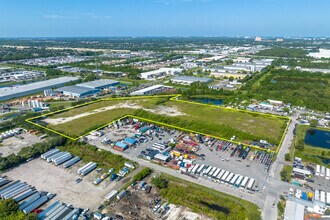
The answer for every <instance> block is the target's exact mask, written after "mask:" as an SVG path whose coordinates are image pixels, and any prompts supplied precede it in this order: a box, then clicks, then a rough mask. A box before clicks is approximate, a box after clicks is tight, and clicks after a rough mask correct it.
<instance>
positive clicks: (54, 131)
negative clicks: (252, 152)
mask: <svg viewBox="0 0 330 220" xmlns="http://www.w3.org/2000/svg"><path fill="white" fill-rule="evenodd" d="M180 96H181V94H173V95H156V96H130V97H119V98H102V99H98V100H95V101H90V102H86V103H83V104H80V105H76V106H73V107H69V108H65V109H62V110H57V111H54V112H49V113H46V114H42V115H39V116H36V117H32V118H28V119H26V120H25V121H26V122H28V123H30V124H33V125H35V126H38V127H40V128H43V129H45V130H48V131H50V132H53V133H55V134H58V135H61V136H62V137H65V138H68V139H70V140H73V141H76V140H79V139H80V138H82V137H84V136H86V135H88V134H90V133H92V132H95V131H98V130H100V129H102V128H105V127H107V126H109V125H110V124H113V123H114V122H116V121H118V120H121V119H124V118H128V117H130V118H136V119H139V120H141V121H145V122H149V123H153V124H157V125H162V126H165V127H170V128H174V129H177V130H181V131H185V132H191V133H195V134H200V135H203V136H208V137H212V138H215V139H219V140H224V141H228V142H231V143H234V144H241V143H240V142H237V141H232V140H228V139H225V138H221V137H218V136H214V135H209V134H205V133H202V132H198V131H194V130H190V129H187V128H182V127H178V126H175V125H170V124H166V123H163V122H159V121H154V120H150V119H147V118H142V117H138V116H135V115H129V114H128V115H125V116H123V117H120V118H117V119H115V120H112V121H111V122H110V123H107V124H105V125H102V126H101V127H99V128H96V129H94V130H92V131H89V132H87V133H86V134H83V135H80V136H79V137H76V138H74V137H70V136H68V135H66V134H63V133H60V132H58V131H56V130H53V129H50V128H48V127H45V126H43V125H40V124H37V123H35V122H33V121H32V120H34V119H38V118H42V117H47V116H49V115H54V114H57V113H61V112H65V111H69V110H71V109H74V108H79V107H82V106H86V105H90V104H93V103H97V102H101V101H112V100H134V99H147V98H164V97H171V98H170V101H176V102H184V103H189V104H194V105H200V106H206V107H212V108H220V109H225V110H232V111H238V112H244V113H249V114H257V115H262V116H268V117H274V118H281V119H286V120H288V122H287V126H286V128H285V131H284V132H283V135H282V138H281V141H280V143H279V145H278V146H277V148H276V151H274V150H267V151H268V152H273V153H278V151H279V149H280V147H281V145H282V143H283V140H284V137H285V134H286V132H287V130H288V127H289V124H290V122H291V118H290V117H285V116H277V115H272V114H269V113H260V112H251V111H247V110H239V109H234V108H227V107H222V106H217V105H210V104H204V103H198V102H192V101H186V100H180V99H179V97H180ZM244 145H245V146H248V147H252V148H255V149H258V150H264V151H266V149H263V148H260V147H258V146H254V145H248V144H244Z"/></svg>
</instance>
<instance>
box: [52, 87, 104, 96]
mask: <svg viewBox="0 0 330 220" xmlns="http://www.w3.org/2000/svg"><path fill="white" fill-rule="evenodd" d="M56 91H58V92H61V93H62V94H63V95H66V96H70V97H73V98H84V97H87V96H93V95H96V94H98V93H99V92H100V90H99V89H92V88H87V87H83V86H64V87H61V88H59V89H57V90H56Z"/></svg>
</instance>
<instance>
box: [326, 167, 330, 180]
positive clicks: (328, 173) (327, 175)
mask: <svg viewBox="0 0 330 220" xmlns="http://www.w3.org/2000/svg"><path fill="white" fill-rule="evenodd" d="M325 173H326V175H325V179H326V180H329V179H330V169H329V168H326V172H325Z"/></svg>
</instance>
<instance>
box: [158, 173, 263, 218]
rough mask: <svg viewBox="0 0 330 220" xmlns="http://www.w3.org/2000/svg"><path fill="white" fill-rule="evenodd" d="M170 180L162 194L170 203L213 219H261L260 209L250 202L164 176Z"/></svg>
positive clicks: (161, 191)
mask: <svg viewBox="0 0 330 220" xmlns="http://www.w3.org/2000/svg"><path fill="white" fill-rule="evenodd" d="M162 176H163V177H164V178H165V179H167V180H168V182H169V184H168V187H167V188H164V189H161V190H160V194H161V196H162V197H163V198H166V199H167V200H168V201H169V202H170V203H173V204H178V205H182V206H186V207H188V208H191V209H192V210H193V211H194V212H196V213H202V214H205V215H207V216H209V217H210V218H212V219H231V220H236V219H237V220H242V219H245V220H247V219H251V220H258V219H261V217H260V215H261V213H260V211H259V209H258V207H257V206H256V205H255V204H253V203H251V202H248V201H245V200H242V199H240V198H237V197H233V196H230V195H228V194H224V193H221V192H218V191H215V190H213V189H210V188H207V187H205V186H201V185H197V184H194V183H191V182H188V181H185V180H182V179H179V178H177V177H174V176H170V175H167V174H162Z"/></svg>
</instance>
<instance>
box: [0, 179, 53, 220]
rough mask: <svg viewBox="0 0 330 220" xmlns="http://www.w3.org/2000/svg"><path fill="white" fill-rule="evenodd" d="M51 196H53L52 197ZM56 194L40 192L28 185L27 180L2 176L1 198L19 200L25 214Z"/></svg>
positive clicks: (0, 181) (0, 184)
mask: <svg viewBox="0 0 330 220" xmlns="http://www.w3.org/2000/svg"><path fill="white" fill-rule="evenodd" d="M50 196H51V197H50ZM53 196H54V194H49V193H48V194H44V195H42V194H41V193H39V192H38V191H37V190H36V189H35V188H34V187H32V186H30V185H28V184H27V183H25V182H21V181H19V180H17V181H10V180H8V179H7V178H5V177H1V176H0V197H1V199H13V200H15V201H16V202H18V205H19V209H20V210H22V211H23V212H24V213H25V214H28V213H30V212H32V211H33V210H35V209H37V208H38V207H40V206H41V205H43V204H44V203H46V202H47V201H48V200H49V199H51V198H52V197H53Z"/></svg>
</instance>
